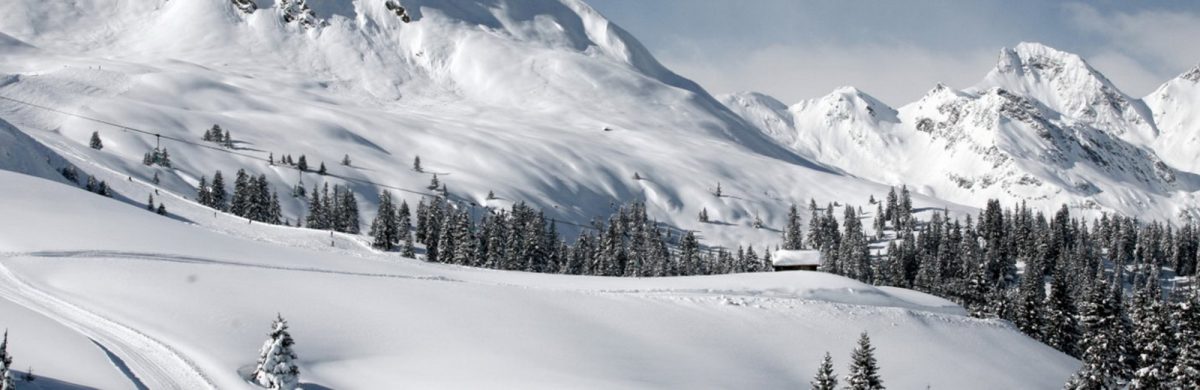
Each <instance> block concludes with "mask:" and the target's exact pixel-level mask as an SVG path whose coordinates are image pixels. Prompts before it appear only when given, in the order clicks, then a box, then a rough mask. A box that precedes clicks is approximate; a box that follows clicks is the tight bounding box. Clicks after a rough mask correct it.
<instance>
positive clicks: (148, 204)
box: [146, 194, 154, 211]
mask: <svg viewBox="0 0 1200 390" xmlns="http://www.w3.org/2000/svg"><path fill="white" fill-rule="evenodd" d="M146 210H150V211H154V194H150V199H147V200H146Z"/></svg>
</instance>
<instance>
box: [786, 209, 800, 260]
mask: <svg viewBox="0 0 1200 390" xmlns="http://www.w3.org/2000/svg"><path fill="white" fill-rule="evenodd" d="M803 248H804V233H802V232H801V225H800V209H799V208H798V207H796V204H795V203H793V204H792V206H791V207H790V208H788V215H787V225H786V226H785V227H784V230H783V249H787V250H799V249H803Z"/></svg>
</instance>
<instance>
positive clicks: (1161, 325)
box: [1129, 272, 1178, 390]
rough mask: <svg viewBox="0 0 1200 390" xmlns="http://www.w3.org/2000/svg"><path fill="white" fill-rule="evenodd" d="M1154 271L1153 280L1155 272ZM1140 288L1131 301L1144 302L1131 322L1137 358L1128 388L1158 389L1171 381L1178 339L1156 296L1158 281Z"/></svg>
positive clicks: (1136, 303)
mask: <svg viewBox="0 0 1200 390" xmlns="http://www.w3.org/2000/svg"><path fill="white" fill-rule="evenodd" d="M1155 274H1156V275H1154V277H1155V278H1156V279H1155V280H1157V276H1158V275H1157V272H1156V273H1155ZM1141 290H1142V291H1139V294H1140V295H1141V297H1140V298H1139V297H1135V301H1134V305H1144V306H1142V307H1141V308H1140V310H1139V311H1141V313H1140V315H1139V316H1138V317H1139V318H1138V320H1137V322H1135V323H1134V325H1135V326H1136V328H1135V329H1134V334H1133V340H1134V345H1136V346H1137V349H1138V354H1137V357H1138V358H1137V361H1136V364H1137V366H1136V370H1134V372H1133V379H1132V380H1131V381H1130V382H1129V388H1130V389H1138V390H1140V389H1162V388H1166V387H1167V385H1168V384H1169V383H1170V381H1171V370H1172V369H1173V368H1174V367H1175V359H1176V353H1175V352H1176V351H1175V348H1176V346H1177V345H1178V342H1177V340H1176V339H1175V330H1174V329H1172V328H1171V323H1170V318H1169V317H1168V314H1167V309H1166V308H1165V307H1163V305H1162V300H1161V299H1160V298H1159V296H1160V295H1161V294H1162V288H1161V287H1160V286H1159V285H1158V283H1147V284H1146V287H1144V288H1142V289H1141Z"/></svg>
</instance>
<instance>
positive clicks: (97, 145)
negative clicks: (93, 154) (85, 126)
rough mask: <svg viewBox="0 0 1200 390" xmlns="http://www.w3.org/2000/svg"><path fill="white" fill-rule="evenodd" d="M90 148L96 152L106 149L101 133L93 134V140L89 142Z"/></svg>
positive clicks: (95, 132) (94, 132)
mask: <svg viewBox="0 0 1200 390" xmlns="http://www.w3.org/2000/svg"><path fill="white" fill-rule="evenodd" d="M88 146H91V147H92V149H96V150H100V149H104V142H101V141H100V132H99V131H93V132H92V139H91V140H90V141H89V142H88Z"/></svg>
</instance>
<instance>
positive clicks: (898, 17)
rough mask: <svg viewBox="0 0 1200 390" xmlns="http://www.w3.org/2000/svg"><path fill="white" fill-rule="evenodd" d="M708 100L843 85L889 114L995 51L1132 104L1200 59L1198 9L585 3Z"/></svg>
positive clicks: (1020, 1) (757, 1) (814, 93)
mask: <svg viewBox="0 0 1200 390" xmlns="http://www.w3.org/2000/svg"><path fill="white" fill-rule="evenodd" d="M587 2H588V4H590V5H591V6H592V7H593V8H595V9H597V10H599V11H600V12H601V13H603V14H604V15H605V16H607V17H608V18H609V19H610V20H612V21H613V22H615V23H616V24H617V25H619V26H621V27H622V28H624V29H625V30H628V31H629V32H631V33H633V35H634V36H636V37H637V38H638V39H639V40H640V41H641V42H642V43H643V44H644V45H646V46H647V47H648V48H649V49H650V50H651V52H653V53H654V54H655V56H656V57H657V58H658V59H659V61H661V62H662V63H664V64H665V65H667V67H669V68H671V69H672V70H674V71H676V72H677V73H679V74H681V75H683V76H685V77H688V78H691V79H693V80H695V81H697V82H699V83H700V84H701V85H703V86H704V87H705V88H706V89H708V90H709V92H711V93H713V94H722V93H731V92H742V91H756V92H762V93H766V94H769V95H771V96H774V97H776V98H778V99H779V100H781V101H783V102H784V103H787V104H792V103H795V102H798V101H800V100H802V99H812V98H816V97H820V96H823V95H825V94H828V93H829V92H831V91H832V90H833V89H835V88H837V87H839V86H844V85H851V86H855V87H858V88H859V89H862V90H864V91H866V92H867V93H869V94H871V95H874V96H876V97H877V98H880V99H881V100H883V101H884V102H887V103H888V104H890V105H893V106H901V105H904V104H906V103H909V102H912V101H915V100H917V99H919V98H920V97H921V96H922V95H924V94H925V93H926V92H927V91H928V90H930V89H931V88H933V86H934V85H936V84H937V83H938V82H942V83H945V84H947V85H950V86H952V87H955V88H959V89H962V88H966V87H970V86H971V85H974V84H975V83H976V82H978V81H979V80H981V79H982V78H983V76H984V75H986V74H987V72H988V71H989V70H991V69H992V67H994V66H995V63H996V59H997V55H998V54H999V51H1000V49H1001V48H1003V47H1012V46H1015V45H1016V44H1017V43H1019V42H1022V41H1031V42H1040V43H1043V44H1046V45H1049V46H1051V47H1054V48H1057V49H1060V50H1064V51H1068V52H1072V53H1076V54H1079V55H1080V56H1082V57H1083V58H1084V59H1086V60H1087V61H1088V62H1089V63H1090V64H1091V65H1092V66H1093V67H1094V68H1096V69H1098V70H1099V71H1100V72H1101V73H1103V74H1104V75H1105V76H1108V78H1109V79H1110V80H1112V81H1113V83H1115V84H1116V85H1117V87H1118V88H1120V89H1121V90H1123V91H1124V92H1125V93H1127V94H1129V95H1132V96H1134V97H1141V96H1144V95H1146V94H1149V93H1150V92H1152V91H1153V90H1154V89H1155V88H1157V87H1158V86H1159V85H1161V84H1162V83H1163V82H1165V81H1167V80H1169V79H1171V78H1173V77H1176V76H1178V75H1179V74H1182V73H1184V72H1185V71H1187V70H1189V69H1191V68H1192V67H1195V66H1196V65H1197V64H1198V63H1200V2H1196V1H1154V0H1145V1H1115V0H1098V1H1090V2H1086V3H1083V2H1058V1H1042V0H1036V1H1034V0H1015V1H990V0H989V1H974V0H973V1H938V0H930V1H860V0H844V1H807V0H700V1H695V0H588V1H587Z"/></svg>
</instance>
